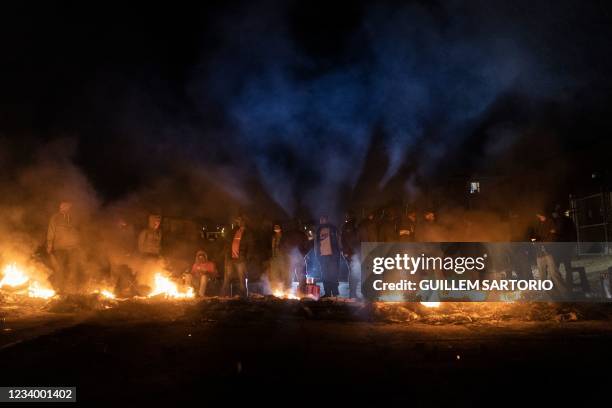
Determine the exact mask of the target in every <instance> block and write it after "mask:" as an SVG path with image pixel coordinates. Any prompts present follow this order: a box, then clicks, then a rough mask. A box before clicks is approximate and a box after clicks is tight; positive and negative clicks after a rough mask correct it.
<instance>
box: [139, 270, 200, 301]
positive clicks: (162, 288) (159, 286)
mask: <svg viewBox="0 0 612 408" xmlns="http://www.w3.org/2000/svg"><path fill="white" fill-rule="evenodd" d="M158 295H164V297H166V298H173V299H191V298H193V297H194V296H195V294H194V293H193V288H191V287H189V288H187V291H186V292H179V289H178V286H177V285H176V283H174V282H172V281H171V280H170V278H168V277H167V276H164V275H163V274H161V273H156V274H155V286H154V287H153V291H152V292H151V293H150V294H149V297H153V296H158Z"/></svg>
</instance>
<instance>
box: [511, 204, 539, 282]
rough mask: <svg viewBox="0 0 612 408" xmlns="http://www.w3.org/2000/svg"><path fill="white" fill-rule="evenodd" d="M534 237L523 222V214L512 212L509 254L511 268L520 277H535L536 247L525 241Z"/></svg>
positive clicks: (527, 278)
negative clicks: (533, 267) (526, 243)
mask: <svg viewBox="0 0 612 408" xmlns="http://www.w3.org/2000/svg"><path fill="white" fill-rule="evenodd" d="M532 238H533V237H532V236H531V235H530V233H529V231H527V229H526V228H525V223H524V222H521V216H520V215H519V214H516V213H511V214H510V241H511V242H513V243H512V244H510V246H509V251H508V256H509V264H510V268H511V269H512V270H513V271H514V272H515V273H516V276H517V278H518V279H526V280H529V279H533V272H532V271H531V267H532V265H534V264H535V253H534V249H533V247H532V246H530V245H525V244H524V242H525V241H531V239H532Z"/></svg>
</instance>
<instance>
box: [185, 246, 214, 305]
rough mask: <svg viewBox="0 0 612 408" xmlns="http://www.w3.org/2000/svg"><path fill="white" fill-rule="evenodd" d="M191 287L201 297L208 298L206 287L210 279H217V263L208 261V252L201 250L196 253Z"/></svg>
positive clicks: (192, 267)
mask: <svg viewBox="0 0 612 408" xmlns="http://www.w3.org/2000/svg"><path fill="white" fill-rule="evenodd" d="M190 275H191V285H192V286H193V288H194V289H195V290H196V293H197V294H198V296H200V297H204V296H206V287H207V286H208V281H209V280H210V279H213V278H216V277H217V267H216V266H215V263H214V262H212V261H209V260H208V254H206V251H204V250H202V249H200V250H199V251H198V252H196V256H195V261H194V263H193V265H192V266H191V274H190Z"/></svg>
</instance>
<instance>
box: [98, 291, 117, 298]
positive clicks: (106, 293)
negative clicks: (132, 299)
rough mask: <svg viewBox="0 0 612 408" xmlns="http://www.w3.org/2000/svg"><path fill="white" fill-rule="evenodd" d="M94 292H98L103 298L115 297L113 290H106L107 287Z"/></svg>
mask: <svg viewBox="0 0 612 408" xmlns="http://www.w3.org/2000/svg"><path fill="white" fill-rule="evenodd" d="M94 293H97V294H99V295H100V296H102V297H103V298H106V299H115V298H116V296H115V294H114V293H113V292H111V291H110V290H108V289H102V290H96V291H94Z"/></svg>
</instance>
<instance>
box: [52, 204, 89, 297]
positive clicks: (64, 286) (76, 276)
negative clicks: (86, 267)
mask: <svg viewBox="0 0 612 408" xmlns="http://www.w3.org/2000/svg"><path fill="white" fill-rule="evenodd" d="M80 244H81V242H80V234H79V230H78V228H77V226H76V222H75V219H74V217H73V214H72V202H71V201H68V200H65V201H62V202H61V203H60V205H59V212H57V213H55V214H54V215H53V216H52V217H51V220H50V221H49V228H48V230H47V253H48V254H49V258H50V260H51V265H52V267H53V271H54V274H53V279H52V281H53V285H54V286H55V288H56V289H57V291H58V292H59V293H75V292H78V291H79V289H80V285H81V283H82V278H81V276H80V272H81V266H82V252H81V248H80Z"/></svg>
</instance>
